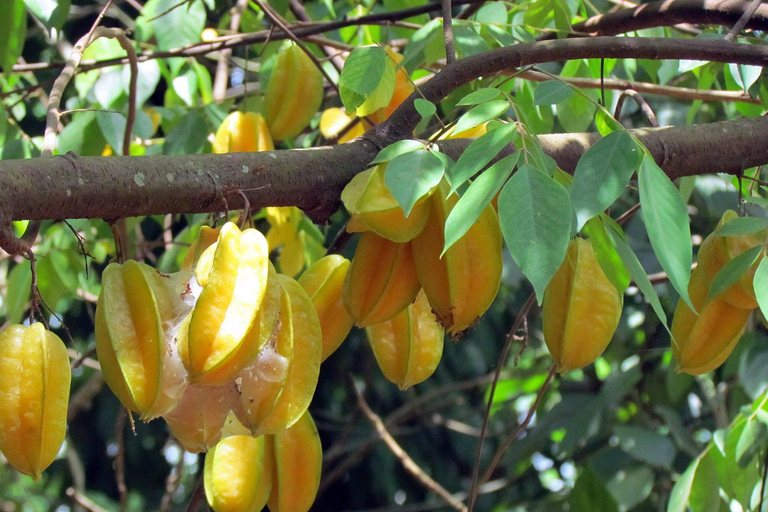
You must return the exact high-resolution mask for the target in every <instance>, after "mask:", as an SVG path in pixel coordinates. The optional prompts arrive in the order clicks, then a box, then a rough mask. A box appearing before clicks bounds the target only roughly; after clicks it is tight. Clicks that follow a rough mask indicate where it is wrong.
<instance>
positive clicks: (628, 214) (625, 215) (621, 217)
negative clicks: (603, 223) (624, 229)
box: [616, 203, 641, 226]
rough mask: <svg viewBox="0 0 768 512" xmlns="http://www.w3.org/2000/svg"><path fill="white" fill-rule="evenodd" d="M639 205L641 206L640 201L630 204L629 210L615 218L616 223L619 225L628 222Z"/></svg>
mask: <svg viewBox="0 0 768 512" xmlns="http://www.w3.org/2000/svg"><path fill="white" fill-rule="evenodd" d="M640 206H641V205H640V203H637V204H635V205H632V207H631V208H630V209H629V210H627V211H625V212H624V213H622V214H621V215H619V218H618V219H616V224H618V225H619V226H623V225H624V224H626V223H627V222H629V219H631V218H632V217H633V216H634V215H635V213H637V211H638V210H639V209H640Z"/></svg>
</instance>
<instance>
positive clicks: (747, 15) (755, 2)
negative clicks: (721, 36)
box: [725, 0, 763, 41]
mask: <svg viewBox="0 0 768 512" xmlns="http://www.w3.org/2000/svg"><path fill="white" fill-rule="evenodd" d="M762 3H763V0H752V3H751V4H749V7H747V10H746V11H744V14H742V15H741V18H739V20H738V21H737V22H736V24H735V25H733V28H731V30H730V31H729V32H728V34H727V35H726V36H725V40H726V41H733V40H734V39H736V36H737V35H739V33H740V32H741V31H742V30H743V29H744V27H746V26H747V23H749V20H751V19H752V16H754V15H755V13H756V12H757V9H758V8H759V7H760V4H762Z"/></svg>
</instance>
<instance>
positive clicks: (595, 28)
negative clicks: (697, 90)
mask: <svg viewBox="0 0 768 512" xmlns="http://www.w3.org/2000/svg"><path fill="white" fill-rule="evenodd" d="M750 4H751V2H749V1H745V0H674V1H672V2H669V1H666V0H662V1H660V2H650V3H647V4H642V5H638V6H637V7H633V8H631V9H622V10H620V11H616V12H610V13H606V14H600V15H597V16H593V17H591V18H589V19H588V20H586V21H583V22H582V23H576V24H575V25H573V31H574V33H577V34H584V35H596V36H612V35H617V34H626V33H627V32H633V31H635V30H641V29H644V28H652V27H671V26H673V25H677V24H679V23H689V24H693V25H725V26H731V25H734V24H735V23H736V22H738V21H739V19H740V18H741V17H742V15H743V14H744V13H745V12H746V11H747V9H749V7H750ZM746 28H750V29H753V30H768V5H761V6H760V7H759V8H758V9H757V10H756V11H755V13H754V15H753V16H752V17H751V18H749V21H748V22H747V23H746ZM556 37H557V34H547V35H546V36H544V37H543V39H555V38H556Z"/></svg>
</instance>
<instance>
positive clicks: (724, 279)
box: [707, 246, 763, 302]
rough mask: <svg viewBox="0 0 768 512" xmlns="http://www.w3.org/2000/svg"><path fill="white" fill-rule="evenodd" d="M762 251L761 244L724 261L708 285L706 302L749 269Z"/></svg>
mask: <svg viewBox="0 0 768 512" xmlns="http://www.w3.org/2000/svg"><path fill="white" fill-rule="evenodd" d="M762 251H763V247H762V246H759V247H753V248H751V249H749V250H747V251H744V252H743V253H741V254H739V255H738V256H736V257H735V258H733V259H732V260H731V261H729V262H728V263H726V264H725V266H723V268H721V269H720V271H719V272H718V273H717V275H716V276H715V278H714V279H713V280H712V284H711V285H710V287H709V295H707V302H709V301H710V300H712V299H714V298H715V297H717V296H718V295H720V294H721V293H723V292H724V291H725V290H727V289H728V288H730V287H731V286H732V285H733V284H734V283H735V282H736V281H738V280H739V279H740V278H741V276H743V275H744V273H746V271H747V270H749V267H751V266H752V265H753V264H754V263H755V262H756V261H757V258H758V257H759V256H760V253H761V252H762Z"/></svg>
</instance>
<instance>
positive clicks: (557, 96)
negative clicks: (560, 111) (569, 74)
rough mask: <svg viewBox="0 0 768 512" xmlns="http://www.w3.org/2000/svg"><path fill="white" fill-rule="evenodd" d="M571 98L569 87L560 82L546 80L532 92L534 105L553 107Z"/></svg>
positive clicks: (571, 91) (571, 93)
mask: <svg viewBox="0 0 768 512" xmlns="http://www.w3.org/2000/svg"><path fill="white" fill-rule="evenodd" d="M571 96H573V89H572V88H571V86H570V85H568V84H566V83H564V82H561V81H560V80H547V81H546V82H541V83H540V84H539V85H537V86H536V89H535V90H534V92H533V104H534V105H555V104H557V103H562V102H564V101H566V100H568V99H569V98H570V97H571Z"/></svg>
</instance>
